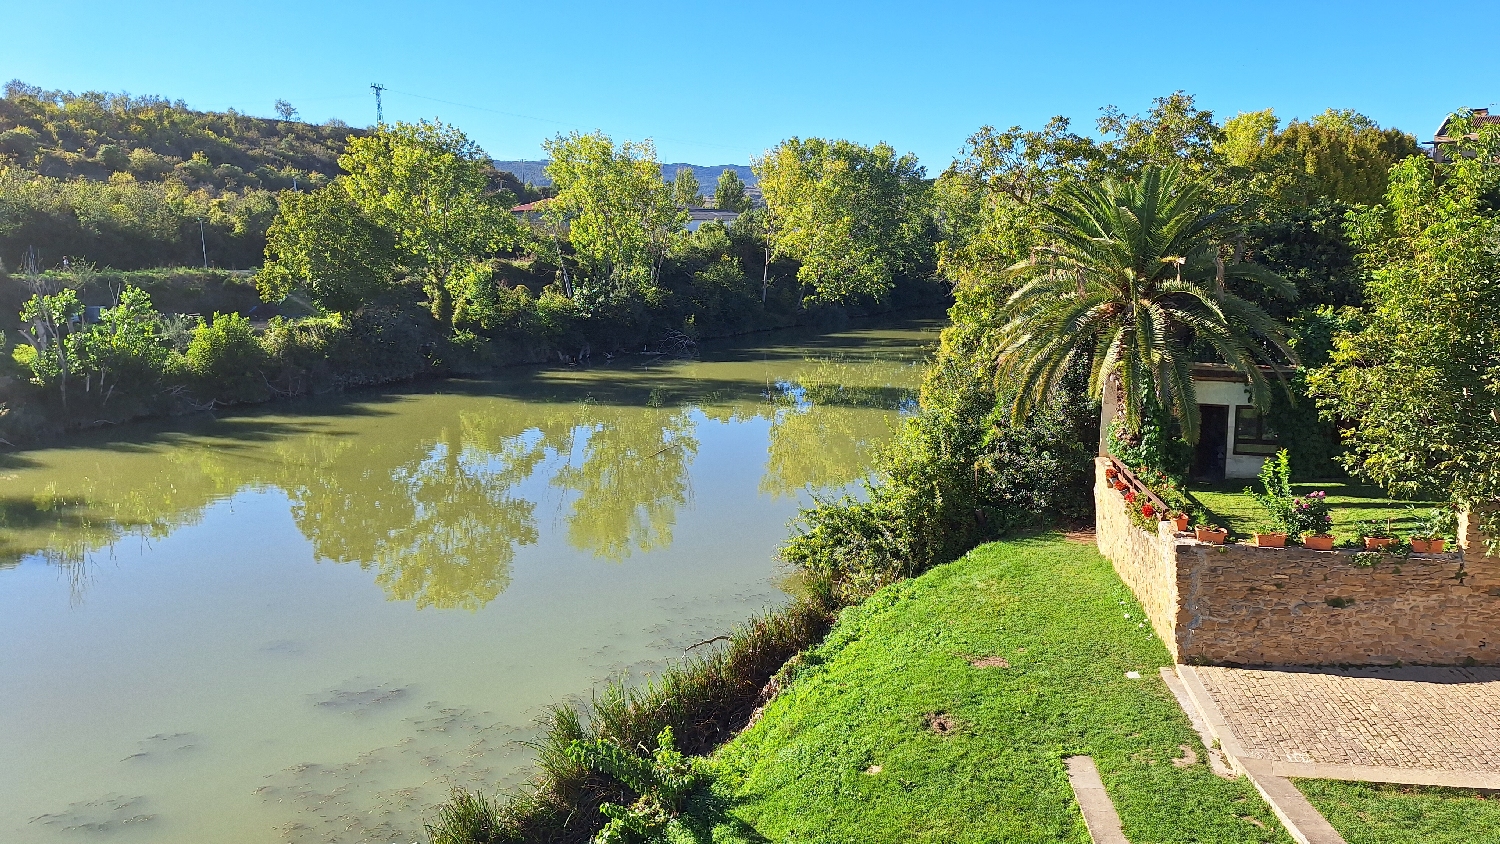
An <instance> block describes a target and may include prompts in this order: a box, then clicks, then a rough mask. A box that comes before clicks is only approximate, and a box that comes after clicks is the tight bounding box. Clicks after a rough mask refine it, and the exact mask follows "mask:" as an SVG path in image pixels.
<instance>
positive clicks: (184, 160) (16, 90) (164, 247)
mask: <svg viewBox="0 0 1500 844" xmlns="http://www.w3.org/2000/svg"><path fill="white" fill-rule="evenodd" d="M367 134H368V130H366V129H356V128H352V127H350V126H348V125H346V124H345V123H343V122H342V121H338V120H331V121H329V122H327V123H323V124H310V123H303V122H301V121H298V120H295V119H293V120H277V119H270V118H263V117H252V116H250V115H246V114H240V113H239V112H236V111H234V110H233V109H230V110H229V111H224V112H214V111H199V110H195V109H191V108H188V106H187V104H186V103H184V102H183V101H182V100H169V99H166V98H164V97H157V96H139V97H132V96H130V95H129V94H123V93H122V94H111V93H102V92H98V91H89V92H85V93H82V94H74V93H71V92H66V91H48V90H43V89H42V88H39V87H36V86H33V85H27V84H25V83H23V82H20V81H19V80H15V81H11V82H10V83H8V84H7V85H6V86H5V96H4V98H3V99H0V266H3V267H5V268H9V269H11V270H15V269H17V268H19V267H21V266H23V264H25V263H26V260H27V256H28V254H30V255H32V256H34V259H35V261H36V262H37V264H38V265H39V267H40V268H42V269H47V268H52V267H56V266H58V265H59V264H61V262H62V260H63V259H64V258H68V259H69V260H70V262H72V263H77V262H80V261H83V262H89V263H93V264H96V265H98V266H100V267H109V268H113V269H121V270H128V269H141V268H147V267H165V266H202V265H203V264H204V262H205V261H207V263H208V264H209V265H211V266H212V267H217V268H225V269H245V268H252V267H255V266H257V265H259V264H260V262H261V260H262V256H263V254H264V252H265V245H266V237H265V236H266V229H267V228H268V227H269V226H270V225H271V221H272V220H274V219H275V217H276V213H277V209H278V200H277V193H278V192H280V191H286V190H296V191H306V190H313V189H317V188H319V187H322V186H324V185H326V184H328V183H329V181H330V180H332V179H333V177H334V176H336V175H337V174H338V173H339V166H338V157H339V156H340V155H342V154H343V153H344V150H345V148H346V147H347V145H348V141H349V139H350V138H351V137H362V136H364V135H367ZM488 175H489V179H490V183H491V185H490V189H491V190H492V191H493V192H496V193H499V192H509V193H510V194H512V195H517V194H520V193H521V192H523V191H524V188H523V186H522V184H521V183H520V182H519V181H517V180H516V179H515V177H514V176H511V175H510V174H508V173H502V172H500V171H498V170H495V169H494V168H493V167H491V168H489V173H488ZM200 223H201V224H200Z"/></svg>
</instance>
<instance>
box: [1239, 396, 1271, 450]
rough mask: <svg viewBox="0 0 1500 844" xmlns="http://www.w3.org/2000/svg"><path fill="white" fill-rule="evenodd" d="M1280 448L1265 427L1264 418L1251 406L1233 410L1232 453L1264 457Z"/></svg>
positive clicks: (1242, 406)
mask: <svg viewBox="0 0 1500 844" xmlns="http://www.w3.org/2000/svg"><path fill="white" fill-rule="evenodd" d="M1280 448H1281V446H1280V444H1278V443H1277V442H1276V434H1275V433H1274V432H1273V431H1271V430H1270V429H1269V428H1268V427H1267V426H1266V420H1265V417H1264V416H1262V415H1261V412H1260V411H1259V410H1257V409H1256V408H1255V407H1254V406H1253V405H1248V404H1242V405H1239V406H1238V407H1236V408H1235V409H1234V453H1235V454H1253V455H1256V456H1264V455H1269V454H1275V453H1276V452H1277V450H1279V449H1280Z"/></svg>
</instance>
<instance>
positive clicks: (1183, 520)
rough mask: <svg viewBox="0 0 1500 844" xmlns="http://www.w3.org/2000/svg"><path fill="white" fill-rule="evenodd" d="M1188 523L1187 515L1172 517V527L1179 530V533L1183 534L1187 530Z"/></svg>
mask: <svg viewBox="0 0 1500 844" xmlns="http://www.w3.org/2000/svg"><path fill="white" fill-rule="evenodd" d="M1187 523H1188V517H1187V516H1186V515H1181V516H1173V517H1172V526H1173V527H1175V528H1177V532H1178V533H1183V532H1184V531H1186V530H1187Z"/></svg>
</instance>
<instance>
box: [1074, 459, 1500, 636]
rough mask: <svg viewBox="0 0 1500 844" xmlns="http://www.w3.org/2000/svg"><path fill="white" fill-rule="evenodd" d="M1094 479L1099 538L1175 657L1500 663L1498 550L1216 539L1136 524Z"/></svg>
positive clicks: (1115, 496) (1110, 492) (1100, 472)
mask: <svg viewBox="0 0 1500 844" xmlns="http://www.w3.org/2000/svg"><path fill="white" fill-rule="evenodd" d="M1103 466H1104V461H1103V460H1102V459H1101V461H1100V466H1099V470H1098V475H1099V482H1096V485H1095V503H1096V507H1097V535H1098V542H1099V550H1100V552H1101V553H1103V554H1104V555H1105V556H1106V557H1108V558H1109V559H1110V561H1111V562H1113V563H1114V567H1115V571H1117V572H1118V573H1119V574H1120V577H1121V579H1122V580H1124V581H1125V582H1126V584H1128V585H1129V586H1130V587H1131V589H1132V590H1133V591H1134V592H1135V594H1136V596H1137V598H1138V599H1139V600H1140V601H1141V604H1142V606H1143V608H1144V609H1145V610H1146V614H1147V615H1148V616H1150V618H1151V623H1152V626H1153V627H1155V628H1156V630H1157V632H1158V634H1159V635H1160V636H1161V637H1162V640H1163V641H1164V642H1166V643H1168V649H1169V650H1170V651H1171V652H1172V655H1173V657H1174V658H1175V659H1176V660H1177V661H1178V662H1189V663H1191V662H1205V663H1229V664H1239V665H1315V664H1363V665H1387V664H1392V663H1396V662H1405V663H1424V664H1437V665H1442V664H1464V663H1469V662H1473V663H1478V664H1482V665H1500V560H1497V559H1495V558H1484V557H1480V556H1478V555H1474V554H1471V555H1469V556H1468V557H1467V558H1465V557H1464V556H1461V555H1459V554H1429V555H1421V556H1411V557H1398V556H1394V555H1382V556H1381V558H1380V562H1379V563H1378V564H1377V565H1375V566H1370V567H1362V566H1358V565H1356V564H1355V555H1354V554H1353V553H1351V552H1347V551H1309V550H1307V549H1304V548H1300V547H1299V548H1286V549H1279V548H1257V547H1254V546H1247V545H1227V546H1214V545H1205V544H1201V543H1198V542H1196V541H1194V540H1192V539H1191V538H1189V537H1187V536H1177V535H1175V534H1173V533H1172V532H1171V531H1170V530H1169V529H1163V530H1162V531H1161V532H1160V534H1159V535H1158V536H1155V537H1153V536H1151V535H1150V534H1148V533H1145V532H1144V531H1142V530H1140V529H1139V528H1136V527H1135V526H1134V525H1133V524H1131V522H1130V519H1129V516H1128V515H1127V514H1126V512H1125V505H1124V502H1123V501H1122V500H1121V499H1120V496H1119V495H1118V494H1117V493H1115V492H1114V491H1113V490H1110V489H1108V488H1107V487H1105V486H1104V484H1103V483H1102V477H1103Z"/></svg>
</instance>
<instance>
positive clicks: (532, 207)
mask: <svg viewBox="0 0 1500 844" xmlns="http://www.w3.org/2000/svg"><path fill="white" fill-rule="evenodd" d="M546 204H547V200H545V199H538V200H537V201H536V202H526V203H523V204H521V205H517V206H515V207H513V208H511V209H510V213H512V214H514V215H515V216H517V217H519V218H520V219H522V220H525V221H527V222H529V223H534V222H536V221H538V220H540V219H542V206H544V205H546Z"/></svg>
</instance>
